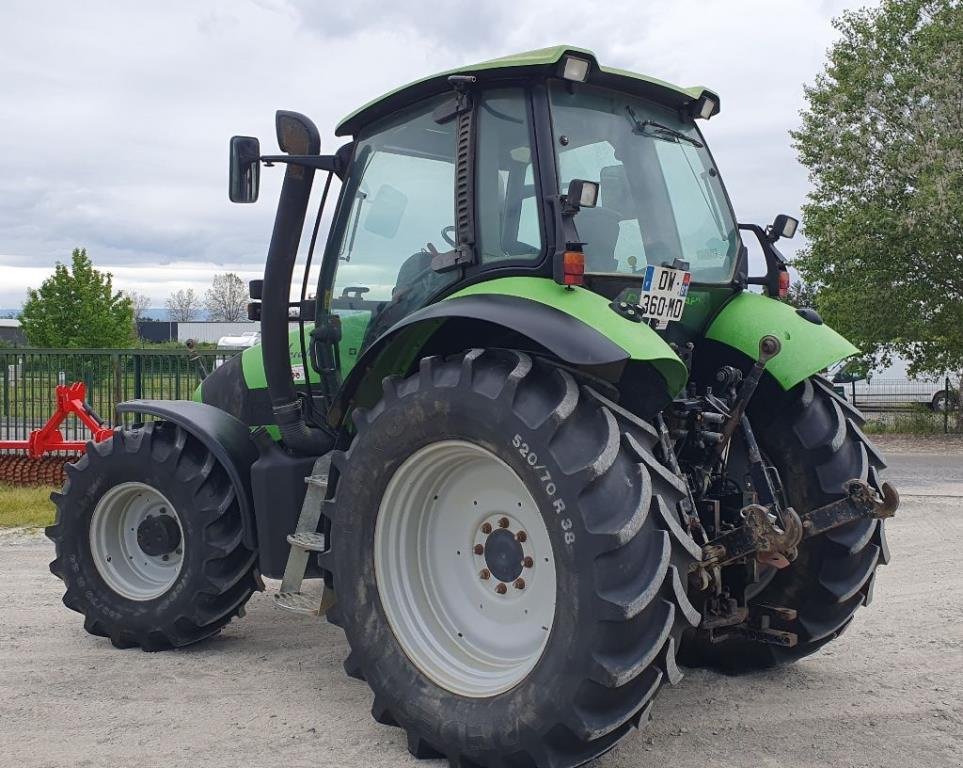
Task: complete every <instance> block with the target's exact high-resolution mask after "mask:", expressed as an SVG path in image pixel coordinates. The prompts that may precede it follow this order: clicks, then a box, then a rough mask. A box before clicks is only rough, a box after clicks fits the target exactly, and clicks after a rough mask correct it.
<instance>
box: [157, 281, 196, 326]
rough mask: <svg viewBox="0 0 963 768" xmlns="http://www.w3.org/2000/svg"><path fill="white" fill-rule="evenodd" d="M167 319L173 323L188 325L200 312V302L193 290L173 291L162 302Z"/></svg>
mask: <svg viewBox="0 0 963 768" xmlns="http://www.w3.org/2000/svg"><path fill="white" fill-rule="evenodd" d="M164 305H165V306H166V307H167V315H168V318H169V319H170V320H171V321H172V322H175V323H189V322H190V321H191V320H193V319H194V318H195V317H197V315H198V313H199V312H200V311H201V300H200V298H199V297H198V295H197V294H196V293H194V289H193V288H188V289H187V290H186V291H174V292H173V293H171V295H170V296H168V297H167V301H165V302H164Z"/></svg>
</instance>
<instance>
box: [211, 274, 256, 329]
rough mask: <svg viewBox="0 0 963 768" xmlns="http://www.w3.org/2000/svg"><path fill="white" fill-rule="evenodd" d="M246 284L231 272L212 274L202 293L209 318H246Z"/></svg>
mask: <svg viewBox="0 0 963 768" xmlns="http://www.w3.org/2000/svg"><path fill="white" fill-rule="evenodd" d="M247 300H248V293H247V286H245V285H244V281H243V280H241V278H240V277H238V276H237V275H236V274H234V273H233V272H225V273H224V274H221V275H214V280H213V282H212V284H211V287H210V288H209V289H208V291H207V293H206V294H204V306H206V307H207V311H208V314H209V315H210V318H211V320H221V321H225V322H231V323H234V322H237V321H238V320H245V319H247Z"/></svg>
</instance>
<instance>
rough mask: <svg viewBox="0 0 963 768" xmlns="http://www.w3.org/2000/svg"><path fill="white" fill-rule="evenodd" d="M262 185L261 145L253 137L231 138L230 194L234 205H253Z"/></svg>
mask: <svg viewBox="0 0 963 768" xmlns="http://www.w3.org/2000/svg"><path fill="white" fill-rule="evenodd" d="M260 183H261V143H260V142H259V141H258V140H257V139H256V138H254V137H253V136H232V137H231V171H230V184H229V187H228V193H229V195H230V198H231V202H232V203H253V202H255V201H256V200H257V193H258V188H259V187H260Z"/></svg>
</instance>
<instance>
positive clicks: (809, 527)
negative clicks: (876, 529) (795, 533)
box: [802, 480, 899, 539]
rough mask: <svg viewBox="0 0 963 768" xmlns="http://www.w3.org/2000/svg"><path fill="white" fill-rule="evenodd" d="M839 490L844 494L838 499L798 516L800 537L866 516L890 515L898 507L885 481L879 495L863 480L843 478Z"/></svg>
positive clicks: (894, 494)
mask: <svg viewBox="0 0 963 768" xmlns="http://www.w3.org/2000/svg"><path fill="white" fill-rule="evenodd" d="M843 489H844V490H845V491H846V495H845V496H844V497H843V498H841V499H840V500H839V501H834V502H832V503H831V504H827V505H826V506H824V507H818V508H817V509H814V510H812V511H810V512H807V513H806V514H805V515H803V516H802V527H803V538H804V539H808V538H811V537H813V536H818V535H819V534H821V533H825V532H826V531H831V530H832V529H833V528H838V527H839V526H841V525H846V524H847V523H852V522H854V521H856V520H862V519H864V518H867V517H870V518H878V519H883V518H887V517H892V516H893V515H895V514H896V508H897V507H899V494H898V493H897V492H896V489H895V488H894V487H893V486H892V485H890V484H889V483H883V487H882V498H879V497H878V496H877V495H876V492H875V491H874V490H873V488H872V487H871V486H870V485H869V484H868V483H866V482H865V481H863V480H847V481H846V482H845V483H844V484H843Z"/></svg>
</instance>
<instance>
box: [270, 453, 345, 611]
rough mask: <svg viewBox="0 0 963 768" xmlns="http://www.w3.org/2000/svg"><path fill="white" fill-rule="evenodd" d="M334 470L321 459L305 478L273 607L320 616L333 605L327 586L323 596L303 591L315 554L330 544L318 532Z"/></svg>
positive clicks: (326, 456) (327, 459) (326, 461)
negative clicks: (295, 521) (289, 547)
mask: <svg viewBox="0 0 963 768" xmlns="http://www.w3.org/2000/svg"><path fill="white" fill-rule="evenodd" d="M330 466H331V457H330V456H329V455H324V456H320V457H319V458H318V460H317V461H315V462H314V467H313V468H312V470H311V474H310V475H309V476H308V477H306V478H304V482H305V483H306V484H307V486H308V488H307V491H306V492H305V494H304V503H303V504H302V505H301V514H300V516H299V517H298V523H297V526H296V527H295V529H294V533H291V534H289V535H288V537H287V539H288V544H290V545H291V551H290V552H289V553H288V562H287V565H286V566H285V567H284V576H283V577H282V579H281V588H280V589H279V590H278V592H277V594H276V595H275V596H274V604H275V605H276V606H277V607H278V608H281V609H283V610H285V611H292V612H294V613H303V614H308V615H312V616H321V615H323V614H324V612H325V611H327V610H328V608H330V607H331V606H332V605H333V604H334V592H332V591H331V590H330V589H329V588H328V587H327V586H324V587H323V591H322V592H321V593H320V594H305V593H303V592H302V591H301V585H302V584H303V583H304V574H305V572H306V571H307V568H308V563H309V561H310V559H311V557H313V556H314V555H315V554H317V553H319V552H324V551H325V547H326V546H327V543H326V541H325V537H324V534H323V533H319V532H318V523H319V522H320V521H321V506H322V504H323V503H324V497H325V496H327V493H328V470H329V469H330Z"/></svg>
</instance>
